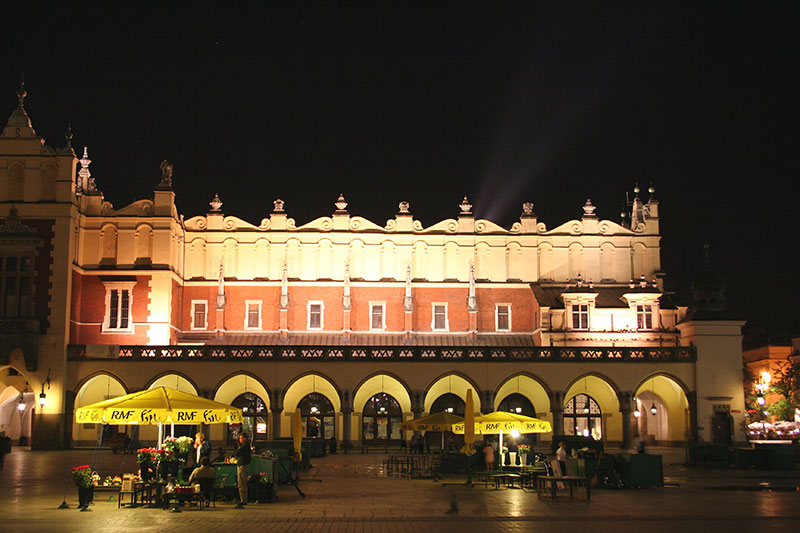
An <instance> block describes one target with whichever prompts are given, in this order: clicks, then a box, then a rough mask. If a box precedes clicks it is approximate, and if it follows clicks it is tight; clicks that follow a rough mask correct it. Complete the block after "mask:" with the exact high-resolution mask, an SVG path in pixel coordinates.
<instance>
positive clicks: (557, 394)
mask: <svg viewBox="0 0 800 533" xmlns="http://www.w3.org/2000/svg"><path fill="white" fill-rule="evenodd" d="M550 412H551V413H553V436H554V437H558V436H560V435H563V434H564V391H560V390H554V391H550Z"/></svg>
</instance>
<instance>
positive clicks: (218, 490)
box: [201, 474, 228, 507]
mask: <svg viewBox="0 0 800 533" xmlns="http://www.w3.org/2000/svg"><path fill="white" fill-rule="evenodd" d="M227 482H228V474H222V475H221V476H220V477H219V483H217V484H216V485H214V486H213V490H212V491H211V495H212V496H213V498H212V500H211V501H212V502H213V503H214V507H216V506H217V504H216V501H217V498H218V497H219V495H220V494H222V495H224V494H225V484H226V483H227ZM201 490H202V489H201Z"/></svg>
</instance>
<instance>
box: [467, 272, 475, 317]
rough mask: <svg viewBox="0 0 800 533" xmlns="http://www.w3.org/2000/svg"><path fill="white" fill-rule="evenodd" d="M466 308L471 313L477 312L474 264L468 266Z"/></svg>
mask: <svg viewBox="0 0 800 533" xmlns="http://www.w3.org/2000/svg"><path fill="white" fill-rule="evenodd" d="M467 308H468V310H469V311H470V312H472V313H474V312H476V311H477V310H478V298H477V296H475V263H470V264H469V296H467Z"/></svg>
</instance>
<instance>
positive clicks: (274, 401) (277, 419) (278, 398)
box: [269, 389, 283, 439]
mask: <svg viewBox="0 0 800 533" xmlns="http://www.w3.org/2000/svg"><path fill="white" fill-rule="evenodd" d="M269 408H270V411H272V438H273V439H278V438H279V437H280V436H281V416H282V415H283V391H282V390H281V389H275V390H273V391H272V393H271V394H270V403H269Z"/></svg>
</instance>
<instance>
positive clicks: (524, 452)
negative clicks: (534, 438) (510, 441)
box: [517, 444, 531, 466]
mask: <svg viewBox="0 0 800 533" xmlns="http://www.w3.org/2000/svg"><path fill="white" fill-rule="evenodd" d="M517 452H518V453H519V464H520V465H522V466H525V465H527V464H528V454H529V453H530V452H531V447H530V446H528V445H527V444H520V445H519V446H517Z"/></svg>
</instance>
